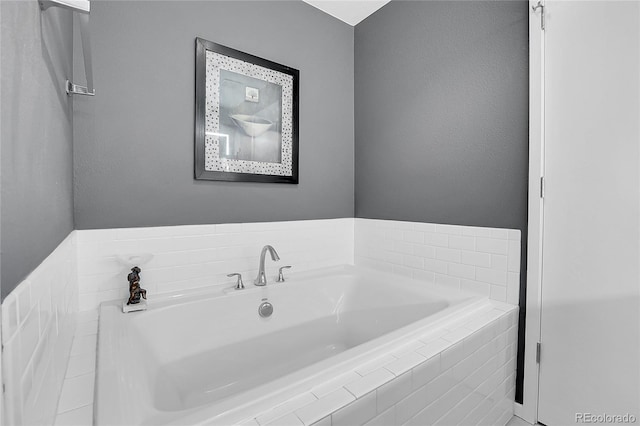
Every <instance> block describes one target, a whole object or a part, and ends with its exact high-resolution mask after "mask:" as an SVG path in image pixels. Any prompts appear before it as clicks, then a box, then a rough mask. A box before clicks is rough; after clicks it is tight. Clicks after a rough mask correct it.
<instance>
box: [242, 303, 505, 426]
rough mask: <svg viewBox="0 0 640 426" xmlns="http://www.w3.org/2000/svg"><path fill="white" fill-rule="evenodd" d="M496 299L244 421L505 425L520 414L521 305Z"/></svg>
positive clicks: (347, 425)
mask: <svg viewBox="0 0 640 426" xmlns="http://www.w3.org/2000/svg"><path fill="white" fill-rule="evenodd" d="M494 306H495V308H493V309H491V307H489V308H488V309H485V310H483V311H479V312H475V313H473V314H472V315H469V316H467V317H466V318H465V319H462V320H460V321H457V322H455V323H452V324H448V325H446V326H445V327H444V328H443V329H440V330H437V331H433V330H432V331H430V332H429V333H428V334H426V335H425V336H422V337H420V338H418V339H415V340H412V341H409V342H407V343H406V344H404V345H403V346H401V347H398V348H396V349H395V350H394V351H393V352H391V353H389V354H386V355H384V356H381V357H380V358H379V359H377V360H375V361H372V362H371V363H369V364H365V365H362V366H360V367H359V368H356V370H355V371H353V372H350V373H347V374H343V375H342V376H339V377H337V378H335V379H332V380H330V381H329V382H326V383H324V384H323V385H320V386H318V387H316V388H314V389H312V390H311V391H310V392H307V393H303V394H301V395H299V396H298V397H296V398H293V399H291V400H289V401H287V402H285V403H284V404H282V405H279V406H277V407H274V408H273V409H270V410H268V411H267V412H263V413H261V414H259V415H257V416H255V417H252V418H250V419H247V420H246V421H245V422H243V425H251V426H258V425H259V426H265V425H280V426H281V425H305V426H309V425H316V426H331V425H332V426H342V425H344V426H354V425H372V426H373V425H381V426H392V425H416V426H417V425H432V424H435V425H438V424H439V425H446V426H454V425H487V426H498V425H504V424H506V423H507V422H508V421H509V420H510V419H511V417H512V416H513V398H514V392H515V370H516V335H517V308H516V307H513V306H509V305H505V304H494Z"/></svg>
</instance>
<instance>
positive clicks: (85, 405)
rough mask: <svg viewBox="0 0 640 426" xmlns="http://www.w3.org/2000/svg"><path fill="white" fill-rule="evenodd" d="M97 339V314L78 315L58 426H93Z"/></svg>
mask: <svg viewBox="0 0 640 426" xmlns="http://www.w3.org/2000/svg"><path fill="white" fill-rule="evenodd" d="M97 335H98V310H97V309H96V310H92V311H85V312H81V313H78V314H76V331H75V335H74V338H73V344H72V346H71V354H70V357H69V362H68V364H67V372H66V374H65V379H64V384H63V386H62V393H61V394H60V400H59V401H58V411H57V413H58V414H57V415H56V420H55V425H56V426H74V425H78V426H88V425H92V424H93V397H94V393H93V392H94V384H95V369H96V349H97Z"/></svg>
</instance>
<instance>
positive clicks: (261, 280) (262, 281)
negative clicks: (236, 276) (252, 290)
mask: <svg viewBox="0 0 640 426" xmlns="http://www.w3.org/2000/svg"><path fill="white" fill-rule="evenodd" d="M267 251H268V252H269V254H271V259H272V260H273V261H274V262H277V261H278V260H280V256H278V252H276V249H274V248H273V247H272V246H270V245H266V246H264V247H262V252H261V253H260V268H259V269H258V276H257V277H256V279H255V281H254V282H253V283H254V284H255V285H257V286H263V285H267V277H266V275H265V273H264V258H265V255H266V254H267Z"/></svg>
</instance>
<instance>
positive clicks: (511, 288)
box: [354, 219, 520, 305]
mask: <svg viewBox="0 0 640 426" xmlns="http://www.w3.org/2000/svg"><path fill="white" fill-rule="evenodd" d="M354 250H355V253H354V260H355V264H356V265H361V266H366V267H370V268H374V269H378V270H382V271H385V272H391V273H396V274H401V275H406V276H408V277H411V278H414V279H417V280H423V281H430V282H435V283H439V284H443V285H446V286H449V287H453V288H456V289H462V290H466V291H469V292H472V293H476V294H481V295H484V296H487V297H489V298H490V299H492V300H496V301H499V302H507V303H511V304H513V305H517V304H518V295H519V288H520V231H519V230H514V229H500V228H481V227H475V226H458V225H439V224H434V223H422V222H400V221H391V220H376V219H355V244H354Z"/></svg>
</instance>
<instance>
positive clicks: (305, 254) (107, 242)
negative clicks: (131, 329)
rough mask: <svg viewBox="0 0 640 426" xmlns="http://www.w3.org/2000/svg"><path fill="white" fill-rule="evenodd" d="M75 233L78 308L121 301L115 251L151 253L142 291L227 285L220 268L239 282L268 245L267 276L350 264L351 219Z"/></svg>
mask: <svg viewBox="0 0 640 426" xmlns="http://www.w3.org/2000/svg"><path fill="white" fill-rule="evenodd" d="M76 232H77V233H78V282H79V286H80V288H79V300H80V310H81V311H82V310H88V309H95V308H97V307H98V306H99V304H100V303H101V302H104V301H108V300H115V299H123V300H124V299H125V298H126V297H127V295H128V294H127V293H128V284H127V281H126V276H127V273H128V272H129V271H128V268H126V267H125V266H123V265H122V264H121V263H119V261H118V259H117V256H118V255H132V254H141V253H151V254H153V256H154V257H153V259H152V260H151V261H149V263H147V264H145V265H141V268H142V273H141V274H140V276H141V285H142V287H143V288H145V289H146V290H147V291H148V294H149V295H150V297H153V295H155V294H166V293H172V292H175V291H182V290H190V289H195V288H201V287H211V286H219V287H220V288H223V287H229V286H232V285H234V283H235V281H234V279H233V278H228V277H227V274H230V273H232V272H240V273H241V274H242V277H243V280H244V282H245V285H250V284H252V283H253V279H254V278H255V277H256V275H257V274H258V260H259V257H260V250H261V249H262V247H263V246H264V245H265V244H271V245H272V246H274V247H275V249H276V250H277V252H278V254H279V255H280V261H279V262H277V263H272V262H271V259H270V258H269V259H268V260H267V280H268V281H273V280H274V279H275V276H276V275H277V268H278V267H280V266H284V265H293V268H294V269H293V271H306V270H310V269H315V268H321V267H325V266H334V265H342V264H353V219H329V220H305V221H293V222H266V223H238V224H221V225H195V226H168V227H157V228H124V229H105V230H95V231H76Z"/></svg>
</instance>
